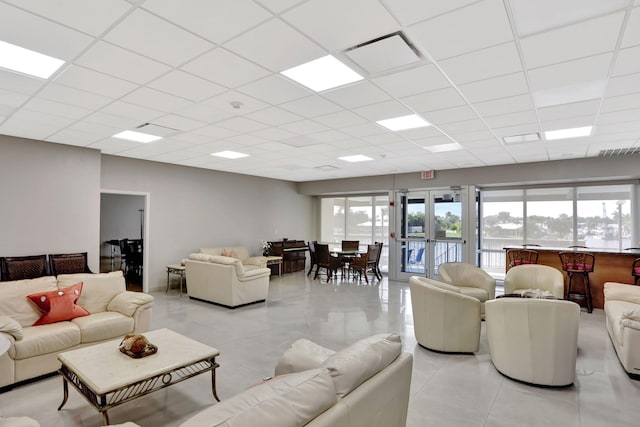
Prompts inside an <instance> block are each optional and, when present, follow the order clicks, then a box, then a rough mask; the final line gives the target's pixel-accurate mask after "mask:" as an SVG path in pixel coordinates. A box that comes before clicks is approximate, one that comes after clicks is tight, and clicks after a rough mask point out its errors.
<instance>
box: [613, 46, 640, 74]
mask: <svg viewBox="0 0 640 427" xmlns="http://www.w3.org/2000/svg"><path fill="white" fill-rule="evenodd" d="M638 58H640V46H634V47H629V48H626V49H621V50H620V51H618V57H617V58H616V63H615V65H614V67H613V73H611V75H612V76H621V75H623V74H631V73H638V72H640V61H638Z"/></svg>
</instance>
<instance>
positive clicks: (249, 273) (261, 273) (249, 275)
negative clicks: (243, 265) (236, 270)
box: [238, 268, 271, 282]
mask: <svg viewBox="0 0 640 427" xmlns="http://www.w3.org/2000/svg"><path fill="white" fill-rule="evenodd" d="M270 275H271V270H270V269H268V268H254V269H253V270H245V271H244V273H243V274H242V275H238V280H239V281H241V282H247V281H250V280H255V279H259V278H261V277H268V276H270Z"/></svg>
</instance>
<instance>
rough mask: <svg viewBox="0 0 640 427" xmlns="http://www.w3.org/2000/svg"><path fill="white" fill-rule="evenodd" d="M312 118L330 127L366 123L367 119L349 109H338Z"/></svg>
mask: <svg viewBox="0 0 640 427" xmlns="http://www.w3.org/2000/svg"><path fill="white" fill-rule="evenodd" d="M314 120H315V121H317V122H320V123H322V124H324V125H327V126H330V127H343V126H355V125H359V124H363V123H368V120H367V119H364V118H362V117H360V116H359V115H357V114H354V113H352V112H351V111H338V112H337V113H331V114H327V115H325V116H318V117H316V118H315V119H314Z"/></svg>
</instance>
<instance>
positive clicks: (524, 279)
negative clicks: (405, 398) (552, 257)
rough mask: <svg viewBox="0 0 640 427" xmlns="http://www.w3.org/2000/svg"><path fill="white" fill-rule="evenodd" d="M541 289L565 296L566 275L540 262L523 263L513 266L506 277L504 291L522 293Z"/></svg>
mask: <svg viewBox="0 0 640 427" xmlns="http://www.w3.org/2000/svg"><path fill="white" fill-rule="evenodd" d="M532 290H540V291H547V292H551V294H552V295H553V296H554V297H556V298H558V299H563V298H564V276H563V275H562V272H561V271H560V270H558V269H557V268H553V267H549V266H547V265H540V264H523V265H518V266H516V267H511V268H510V269H509V271H507V274H506V275H505V277H504V293H505V295H508V294H520V295H522V293H523V292H525V291H532Z"/></svg>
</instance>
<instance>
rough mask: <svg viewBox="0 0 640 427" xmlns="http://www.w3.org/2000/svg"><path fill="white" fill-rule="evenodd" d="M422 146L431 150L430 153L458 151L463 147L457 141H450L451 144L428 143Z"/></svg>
mask: <svg viewBox="0 0 640 427" xmlns="http://www.w3.org/2000/svg"><path fill="white" fill-rule="evenodd" d="M423 148H424V149H425V150H429V151H431V152H432V153H444V152H447V151H458V150H462V149H464V147H463V146H462V145H460V144H458V143H457V142H452V143H451V144H440V145H430V146H427V147H423Z"/></svg>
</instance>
